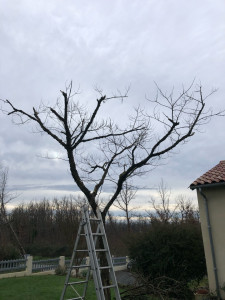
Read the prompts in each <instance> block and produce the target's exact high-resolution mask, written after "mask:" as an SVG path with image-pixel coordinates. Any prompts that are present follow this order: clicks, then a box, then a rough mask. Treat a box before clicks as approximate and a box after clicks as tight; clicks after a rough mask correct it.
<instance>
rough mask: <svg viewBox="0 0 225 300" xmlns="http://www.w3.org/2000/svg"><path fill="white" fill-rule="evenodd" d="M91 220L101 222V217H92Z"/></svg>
mask: <svg viewBox="0 0 225 300" xmlns="http://www.w3.org/2000/svg"><path fill="white" fill-rule="evenodd" d="M89 220H90V221H96V222H101V219H96V218H90V219H89Z"/></svg>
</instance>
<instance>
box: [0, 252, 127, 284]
mask: <svg viewBox="0 0 225 300" xmlns="http://www.w3.org/2000/svg"><path fill="white" fill-rule="evenodd" d="M112 260H113V266H114V270H115V271H119V270H124V269H126V265H127V263H128V262H129V258H128V256H124V257H112ZM89 263H90V261H89V257H86V258H83V259H82V262H80V264H82V265H84V264H86V265H89ZM69 264H70V260H69V259H65V256H60V257H59V258H53V259H42V260H33V256H28V257H27V258H24V259H14V260H3V261H0V279H1V278H9V277H22V276H30V275H48V274H55V270H56V269H57V268H61V269H65V268H66V267H68V266H69ZM83 270H84V269H82V271H83Z"/></svg>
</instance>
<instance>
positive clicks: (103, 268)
mask: <svg viewBox="0 0 225 300" xmlns="http://www.w3.org/2000/svg"><path fill="white" fill-rule="evenodd" d="M107 269H112V267H110V266H106V267H99V270H107Z"/></svg>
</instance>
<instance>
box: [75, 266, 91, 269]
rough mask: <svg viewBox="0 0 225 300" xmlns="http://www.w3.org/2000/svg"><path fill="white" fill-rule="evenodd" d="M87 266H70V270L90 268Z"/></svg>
mask: <svg viewBox="0 0 225 300" xmlns="http://www.w3.org/2000/svg"><path fill="white" fill-rule="evenodd" d="M90 267H91V266H89V265H79V266H72V269H82V268H90Z"/></svg>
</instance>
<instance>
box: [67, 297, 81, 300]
mask: <svg viewBox="0 0 225 300" xmlns="http://www.w3.org/2000/svg"><path fill="white" fill-rule="evenodd" d="M78 299H84V297H77V298H70V299H67V300H78Z"/></svg>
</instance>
